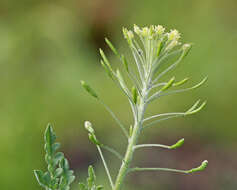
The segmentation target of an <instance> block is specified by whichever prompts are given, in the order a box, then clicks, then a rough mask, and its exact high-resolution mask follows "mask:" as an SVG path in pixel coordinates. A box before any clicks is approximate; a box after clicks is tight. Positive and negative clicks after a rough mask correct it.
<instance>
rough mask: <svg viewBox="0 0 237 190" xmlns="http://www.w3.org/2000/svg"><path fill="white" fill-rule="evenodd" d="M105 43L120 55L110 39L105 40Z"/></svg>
mask: <svg viewBox="0 0 237 190" xmlns="http://www.w3.org/2000/svg"><path fill="white" fill-rule="evenodd" d="M105 42H106V43H107V44H108V46H109V47H110V49H111V50H112V51H113V52H114V54H115V55H118V51H117V50H116V49H115V47H114V46H113V44H112V43H111V42H110V41H109V40H108V38H105Z"/></svg>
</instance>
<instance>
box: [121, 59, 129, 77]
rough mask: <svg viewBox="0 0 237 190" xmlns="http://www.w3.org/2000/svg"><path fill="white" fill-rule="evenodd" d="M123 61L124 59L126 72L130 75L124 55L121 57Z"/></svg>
mask: <svg viewBox="0 0 237 190" xmlns="http://www.w3.org/2000/svg"><path fill="white" fill-rule="evenodd" d="M121 59H122V62H123V64H124V67H125V69H126V71H127V72H128V73H129V69H128V62H127V60H126V58H125V56H124V55H121Z"/></svg>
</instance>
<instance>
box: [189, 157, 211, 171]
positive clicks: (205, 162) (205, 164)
mask: <svg viewBox="0 0 237 190" xmlns="http://www.w3.org/2000/svg"><path fill="white" fill-rule="evenodd" d="M207 165H208V161H207V160H204V161H203V162H202V164H201V165H200V166H199V167H197V168H193V169H191V170H189V171H188V172H187V173H193V172H199V171H202V170H204V169H205V168H206V167H207Z"/></svg>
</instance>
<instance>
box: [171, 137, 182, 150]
mask: <svg viewBox="0 0 237 190" xmlns="http://www.w3.org/2000/svg"><path fill="white" fill-rule="evenodd" d="M183 144H184V138H182V139H180V140H179V141H178V142H176V143H175V144H174V145H172V146H171V147H170V149H176V148H179V147H181V146H182V145H183Z"/></svg>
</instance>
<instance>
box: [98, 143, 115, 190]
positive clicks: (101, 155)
mask: <svg viewBox="0 0 237 190" xmlns="http://www.w3.org/2000/svg"><path fill="white" fill-rule="evenodd" d="M96 147H97V149H98V151H99V154H100V157H101V160H102V162H103V165H104V167H105V171H106V173H107V176H108V178H109V182H110V185H111V187H112V189H113V188H114V183H113V180H112V178H111V175H110V173H109V169H108V166H107V164H106V162H105V159H104V156H103V153H102V151H101V149H100V146H99V145H97V146H96Z"/></svg>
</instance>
